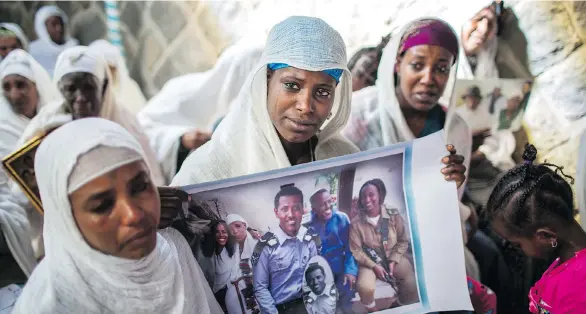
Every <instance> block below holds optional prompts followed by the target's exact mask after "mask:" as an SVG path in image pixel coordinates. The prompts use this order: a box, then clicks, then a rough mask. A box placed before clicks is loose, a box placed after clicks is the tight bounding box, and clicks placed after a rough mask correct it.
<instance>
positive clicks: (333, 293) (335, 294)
mask: <svg viewBox="0 0 586 314" xmlns="http://www.w3.org/2000/svg"><path fill="white" fill-rule="evenodd" d="M330 297H336V298H337V297H338V289H336V286H335V285H332V287H331V288H330Z"/></svg>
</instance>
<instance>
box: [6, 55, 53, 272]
mask: <svg viewBox="0 0 586 314" xmlns="http://www.w3.org/2000/svg"><path fill="white" fill-rule="evenodd" d="M10 74H17V75H20V76H23V77H25V78H27V79H28V80H30V81H32V82H34V83H35V85H36V88H37V92H38V94H39V103H38V104H37V108H42V106H43V105H44V104H46V103H48V102H50V101H53V100H55V99H58V98H59V95H58V92H57V89H56V88H55V86H54V85H53V84H52V83H51V79H50V78H49V74H48V73H47V71H45V69H43V67H42V66H41V65H40V64H38V63H37V62H36V61H35V60H34V59H33V58H32V57H31V56H30V55H29V54H28V53H26V52H25V51H24V50H21V49H17V50H14V51H12V52H10V53H9V54H8V55H7V56H6V58H5V59H4V60H3V61H2V63H0V81H1V80H3V79H4V77H6V76H7V75H10ZM29 122H30V119H29V118H27V117H25V116H22V115H19V114H17V113H15V112H14V111H13V110H12V107H11V106H10V104H9V103H8V100H7V99H6V98H5V97H4V95H3V94H2V95H0V158H2V157H4V156H6V155H8V154H10V153H12V152H13V151H14V150H15V149H16V148H17V145H16V143H17V142H18V139H19V138H20V136H21V135H22V133H23V132H24V129H25V128H26V126H27V125H28V123H29ZM9 182H10V179H9V177H8V175H7V174H6V173H5V172H4V169H1V170H0V230H2V232H3V233H4V237H5V238H6V241H7V242H8V246H9V248H10V251H11V252H12V255H13V256H14V258H15V260H16V261H17V262H18V264H19V265H20V267H21V268H22V270H23V271H24V273H25V274H26V275H27V276H29V275H30V274H31V273H32V271H33V268H34V267H35V266H36V264H37V261H36V259H35V256H34V252H33V247H32V246H31V234H30V225H29V220H28V217H27V213H26V211H25V210H24V209H23V208H22V207H21V206H18V205H17V204H16V203H15V202H14V200H13V197H12V192H11V190H10V185H9Z"/></svg>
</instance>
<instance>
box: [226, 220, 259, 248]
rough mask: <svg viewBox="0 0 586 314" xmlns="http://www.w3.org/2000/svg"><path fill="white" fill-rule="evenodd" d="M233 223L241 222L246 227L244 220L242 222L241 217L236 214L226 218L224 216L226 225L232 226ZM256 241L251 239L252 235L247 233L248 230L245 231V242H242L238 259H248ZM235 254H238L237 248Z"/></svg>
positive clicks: (246, 223)
mask: <svg viewBox="0 0 586 314" xmlns="http://www.w3.org/2000/svg"><path fill="white" fill-rule="evenodd" d="M235 221H239V222H242V223H244V224H245V225H246V227H249V226H248V222H246V220H244V218H242V216H240V215H237V214H230V215H228V216H226V224H227V225H228V226H230V224H232V223H233V222H235ZM256 242H257V241H256V240H255V239H254V238H253V237H252V235H250V232H248V230H247V231H246V240H245V241H244V247H243V248H242V254H240V259H244V258H250V257H251V256H252V253H253V252H254V247H255V246H256ZM236 252H240V249H239V248H238V247H237V249H236Z"/></svg>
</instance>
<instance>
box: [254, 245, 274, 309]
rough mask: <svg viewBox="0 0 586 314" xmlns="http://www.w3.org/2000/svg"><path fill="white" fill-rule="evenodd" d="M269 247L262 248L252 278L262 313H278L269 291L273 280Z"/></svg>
mask: <svg viewBox="0 0 586 314" xmlns="http://www.w3.org/2000/svg"><path fill="white" fill-rule="evenodd" d="M268 252H269V248H268V247H267V248H265V249H264V250H262V253H261V254H260V256H259V258H258V262H257V263H256V266H254V271H253V273H252V278H253V281H254V296H255V297H256V300H257V301H258V305H259V307H260V311H261V313H268V314H278V313H279V311H277V307H276V306H275V299H273V296H272V295H271V292H270V291H269V283H270V280H271V275H270V269H269V265H270V261H269V253H268Z"/></svg>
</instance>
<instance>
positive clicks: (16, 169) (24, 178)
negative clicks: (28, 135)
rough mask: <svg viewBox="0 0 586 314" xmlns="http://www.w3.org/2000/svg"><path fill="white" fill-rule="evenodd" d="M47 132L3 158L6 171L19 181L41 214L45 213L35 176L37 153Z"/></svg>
mask: <svg viewBox="0 0 586 314" xmlns="http://www.w3.org/2000/svg"><path fill="white" fill-rule="evenodd" d="M47 134H48V133H47ZM47 134H42V135H39V136H36V137H34V138H32V139H31V140H30V141H28V142H27V143H26V144H24V146H22V147H21V148H19V149H18V150H17V151H15V152H14V153H12V154H10V155H8V156H6V157H4V158H3V159H2V166H4V169H6V173H8V175H10V176H11V177H12V179H13V180H14V181H16V183H18V185H19V186H20V188H21V189H22V190H23V192H24V194H25V195H26V196H27V197H28V199H29V200H30V201H31V203H32V204H33V206H34V207H35V208H36V209H37V210H38V211H39V212H40V213H41V214H43V204H42V203H41V195H40V194H39V187H38V185H37V179H36V176H35V154H36V152H37V148H38V147H39V144H41V142H42V141H43V139H44V138H45V136H47Z"/></svg>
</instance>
